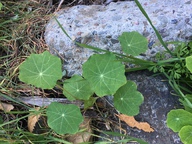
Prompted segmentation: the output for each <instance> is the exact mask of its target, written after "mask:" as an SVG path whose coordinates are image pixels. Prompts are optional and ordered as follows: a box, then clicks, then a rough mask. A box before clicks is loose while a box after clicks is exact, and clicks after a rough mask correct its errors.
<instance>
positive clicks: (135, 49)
mask: <svg viewBox="0 0 192 144" xmlns="http://www.w3.org/2000/svg"><path fill="white" fill-rule="evenodd" d="M118 40H119V41H120V44H121V47H122V50H123V52H124V53H126V54H129V55H132V56H138V55H139V54H141V53H144V52H145V51H146V50H147V49H148V41H147V39H146V38H145V37H144V36H142V35H141V34H140V33H138V32H136V31H133V32H124V33H123V34H122V35H121V36H119V38H118Z"/></svg>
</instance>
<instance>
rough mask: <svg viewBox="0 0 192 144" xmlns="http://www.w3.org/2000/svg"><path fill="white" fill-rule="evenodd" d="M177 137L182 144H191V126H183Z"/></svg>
mask: <svg viewBox="0 0 192 144" xmlns="http://www.w3.org/2000/svg"><path fill="white" fill-rule="evenodd" d="M179 137H180V138H181V141H182V142H183V143H184V144H192V126H184V127H182V128H181V130H180V131H179Z"/></svg>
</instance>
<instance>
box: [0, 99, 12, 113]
mask: <svg viewBox="0 0 192 144" xmlns="http://www.w3.org/2000/svg"><path fill="white" fill-rule="evenodd" d="M12 109H14V106H13V105H12V104H6V103H2V102H1V101H0V110H3V111H5V112H10V111H11V110H12Z"/></svg>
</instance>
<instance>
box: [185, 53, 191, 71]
mask: <svg viewBox="0 0 192 144" xmlns="http://www.w3.org/2000/svg"><path fill="white" fill-rule="evenodd" d="M185 60H186V67H187V68H188V70H189V71H190V72H191V73H192V56H188V57H186V59H185Z"/></svg>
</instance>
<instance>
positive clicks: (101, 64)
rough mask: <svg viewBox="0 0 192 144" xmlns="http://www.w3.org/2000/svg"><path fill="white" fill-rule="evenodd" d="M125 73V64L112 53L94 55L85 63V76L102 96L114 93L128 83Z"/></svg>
mask: <svg viewBox="0 0 192 144" xmlns="http://www.w3.org/2000/svg"><path fill="white" fill-rule="evenodd" d="M124 73H125V66H124V65H123V64H122V63H121V62H119V61H117V60H116V57H115V55H114V54H112V53H106V54H95V55H92V56H91V57H90V58H89V59H88V61H86V62H85V63H84V64H83V77H84V78H85V79H87V80H88V81H89V83H90V85H91V87H92V88H93V90H94V91H95V93H96V94H97V95H98V96H100V97H102V96H105V95H113V94H114V93H115V92H116V91H117V90H118V89H119V88H120V87H121V86H123V85H124V84H125V83H126V77H125V74H124Z"/></svg>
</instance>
